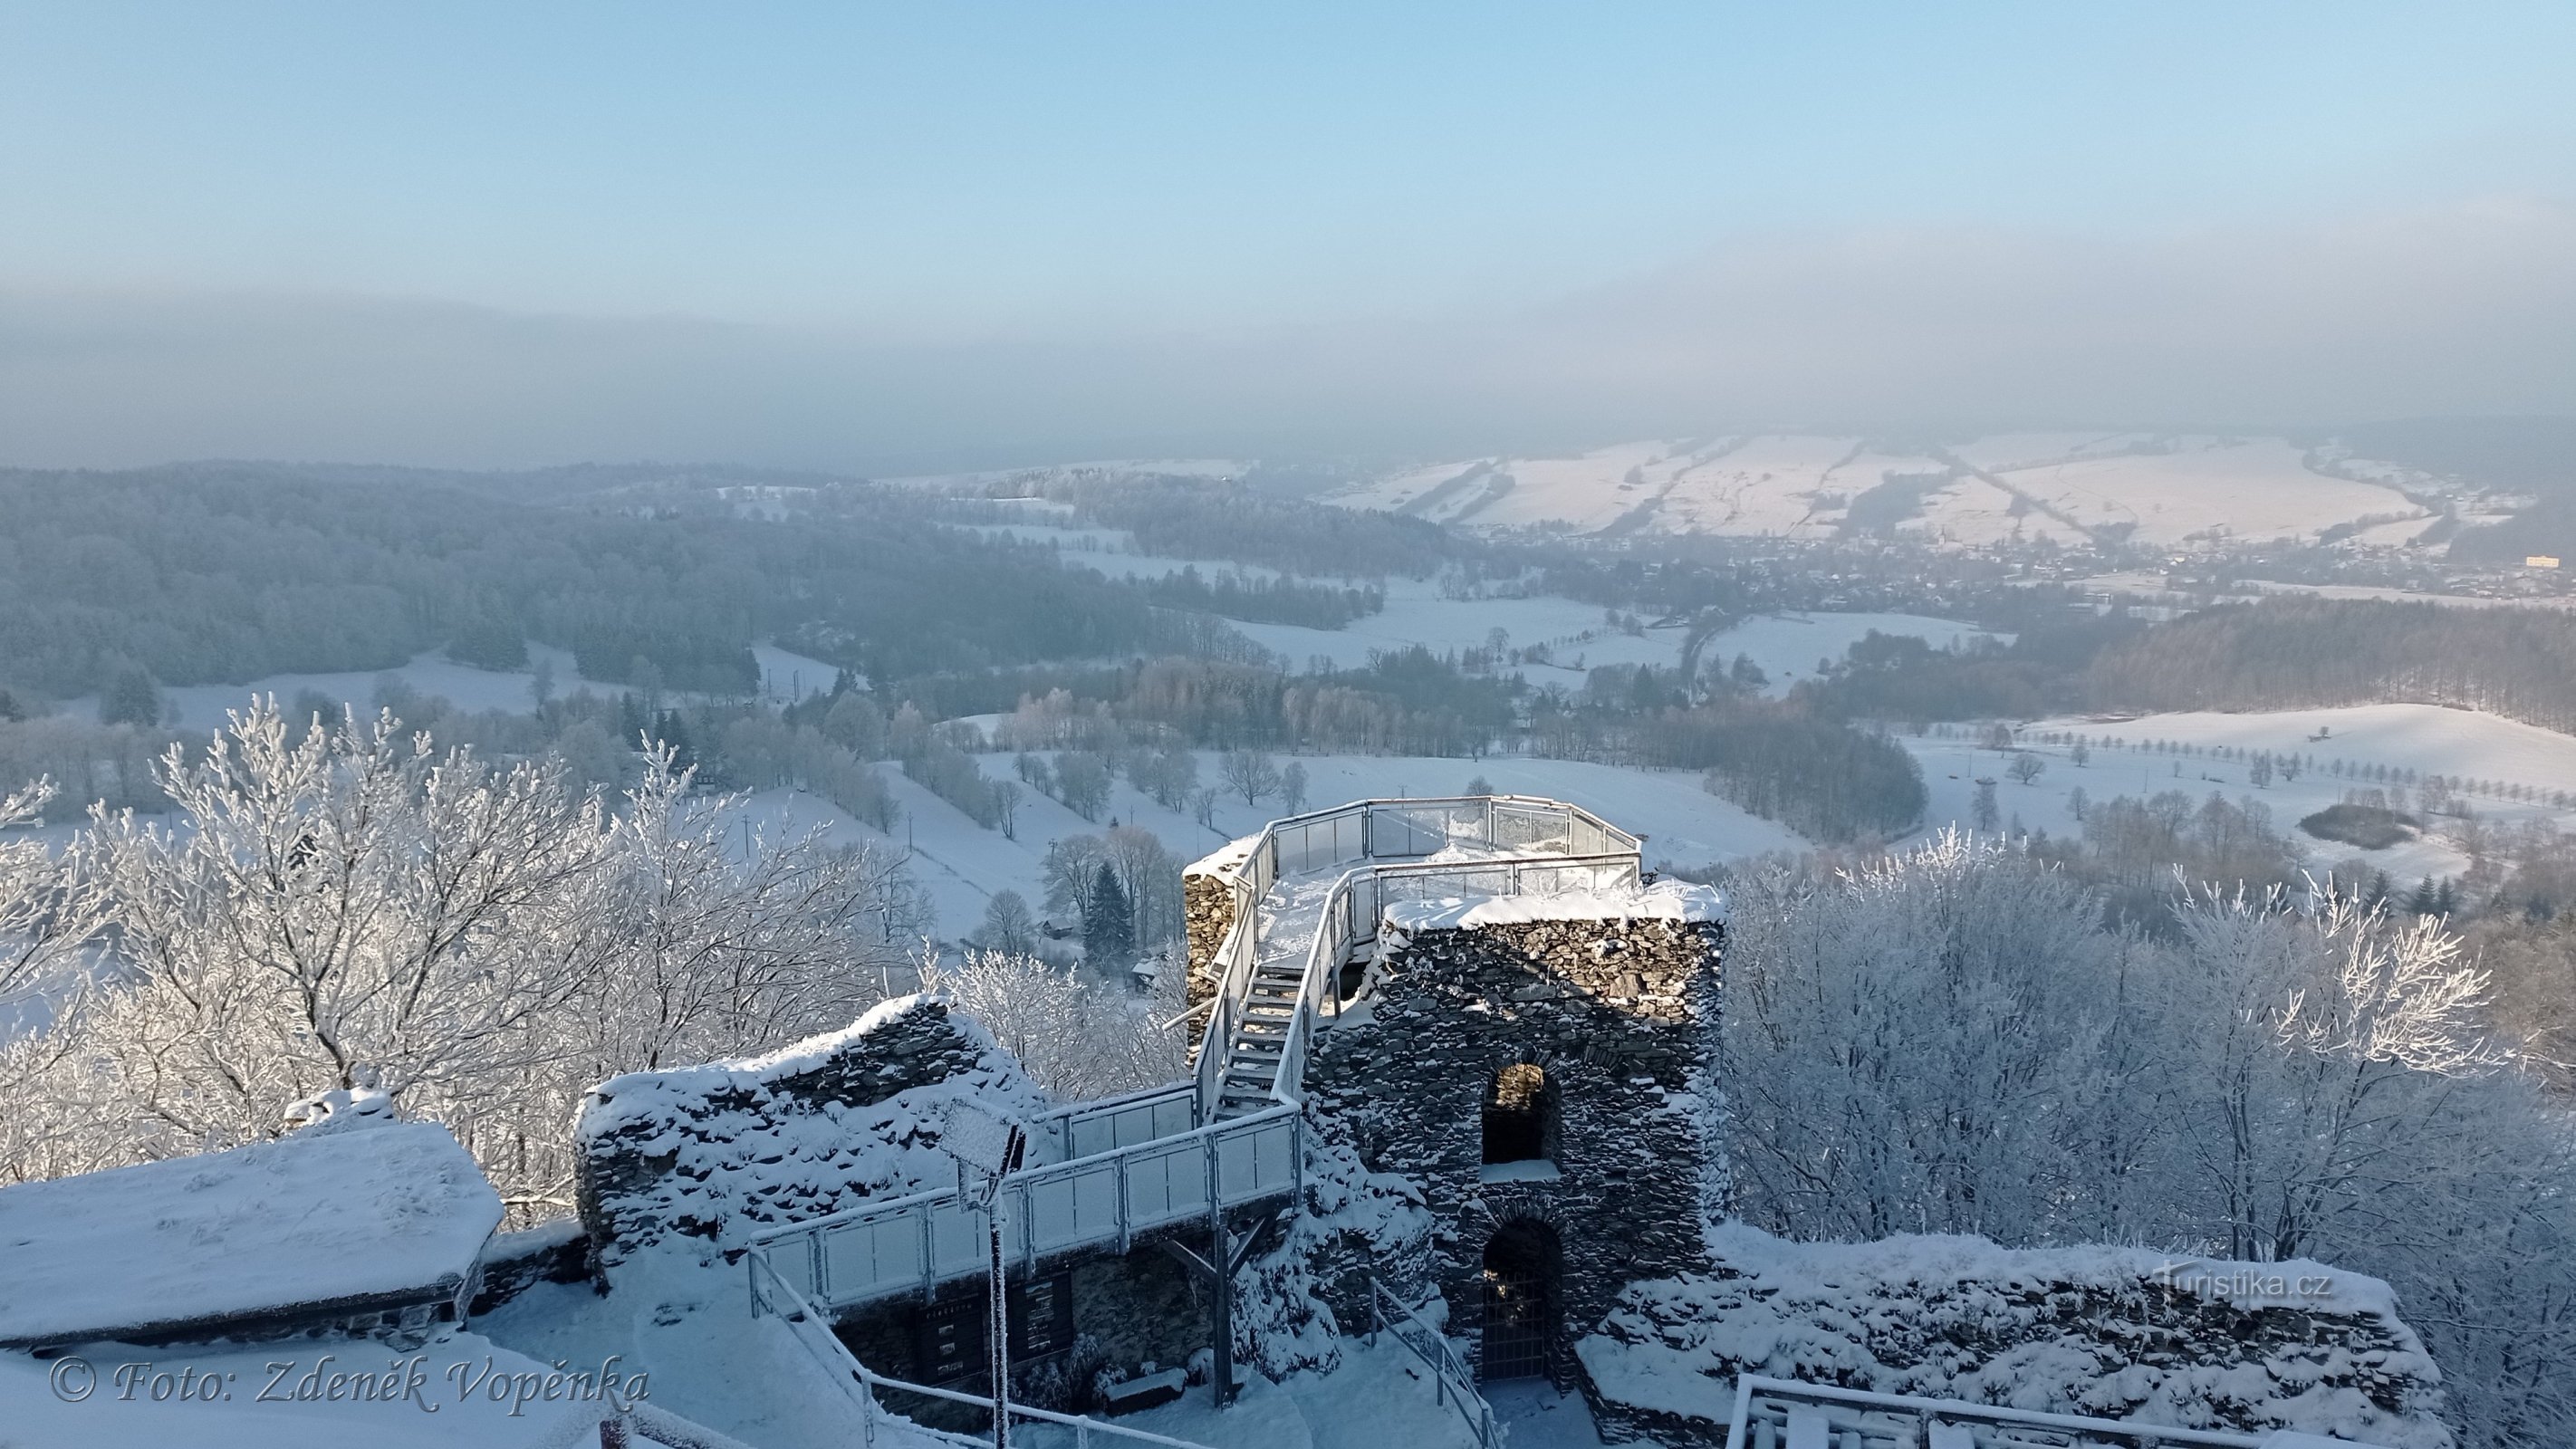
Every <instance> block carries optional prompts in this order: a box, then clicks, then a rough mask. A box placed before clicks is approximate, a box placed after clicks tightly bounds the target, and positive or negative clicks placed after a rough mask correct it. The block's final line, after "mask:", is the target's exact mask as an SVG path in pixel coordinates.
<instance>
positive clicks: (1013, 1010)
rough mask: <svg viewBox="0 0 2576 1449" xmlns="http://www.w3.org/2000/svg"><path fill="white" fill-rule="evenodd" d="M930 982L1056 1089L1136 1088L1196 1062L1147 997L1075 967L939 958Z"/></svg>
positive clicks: (1103, 1092)
mask: <svg viewBox="0 0 2576 1449" xmlns="http://www.w3.org/2000/svg"><path fill="white" fill-rule="evenodd" d="M922 984H923V986H924V988H925V989H927V990H930V991H935V992H938V993H940V994H942V995H944V996H946V997H948V998H949V999H950V1000H951V1001H953V1002H954V1003H956V1005H957V1007H958V1009H959V1010H961V1011H964V1012H965V1013H966V1014H967V1015H969V1016H972V1017H974V1018H975V1019H976V1020H977V1021H980V1022H982V1023H983V1024H984V1025H985V1027H986V1028H987V1029H988V1030H990V1031H991V1032H992V1033H993V1037H994V1039H995V1040H996V1041H997V1042H999V1043H1000V1044H1001V1046H1002V1049H1003V1050H1005V1051H1008V1052H1010V1053H1011V1054H1012V1055H1013V1056H1016V1057H1018V1058H1019V1059H1020V1061H1021V1063H1022V1064H1023V1065H1025V1066H1026V1067H1027V1068H1028V1069H1029V1075H1031V1076H1033V1077H1035V1078H1037V1080H1038V1082H1039V1083H1040V1084H1041V1085H1043V1086H1044V1087H1045V1088H1046V1089H1047V1090H1048V1091H1049V1092H1051V1093H1054V1094H1055V1095H1056V1096H1057V1097H1059V1098H1063V1099H1069V1100H1079V1099H1082V1098H1085V1097H1102V1096H1109V1095H1112V1094H1115V1093H1119V1092H1128V1091H1134V1090H1136V1089H1138V1088H1141V1087H1150V1086H1155V1085H1158V1084H1160V1083H1163V1082H1168V1081H1172V1080H1175V1079H1177V1078H1178V1077H1180V1076H1181V1075H1182V1074H1183V1073H1184V1072H1186V1071H1187V1070H1188V1046H1187V1043H1186V1041H1184V1040H1183V1039H1182V1038H1180V1037H1177V1036H1175V1035H1173V1034H1172V1033H1169V1032H1162V1031H1157V1030H1156V1029H1155V1027H1154V1023H1153V1021H1152V1020H1151V1017H1152V1010H1151V1006H1150V1003H1149V1002H1148V1001H1147V1000H1146V998H1144V997H1141V996H1136V995H1134V994H1132V993H1128V992H1125V991H1121V990H1119V989H1118V988H1116V987H1113V986H1110V985H1108V984H1106V983H1103V982H1099V981H1093V980H1086V979H1084V977H1083V976H1082V975H1081V974H1080V973H1079V972H1077V971H1076V970H1074V969H1072V968H1070V967H1063V968H1059V967H1055V966H1051V965H1049V964H1047V963H1046V962H1044V961H1041V960H1039V959H1037V958H1036V957H1034V956H1023V955H1014V954H1011V953H1008V952H1003V951H969V952H967V953H966V954H965V956H964V957H963V958H962V959H961V960H959V961H957V962H956V963H954V964H950V963H948V962H945V961H937V960H934V961H933V962H931V963H930V964H929V965H928V966H927V967H926V968H925V969H924V970H923V972H922Z"/></svg>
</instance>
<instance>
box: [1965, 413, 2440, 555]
mask: <svg viewBox="0 0 2576 1449" xmlns="http://www.w3.org/2000/svg"><path fill="white" fill-rule="evenodd" d="M2055 441H2057V440H2055V439H2050V438H2044V437H2043V438H2024V437H2002V438H1988V439H1983V440H1980V441H1979V442H1977V443H1974V444H1971V445H1969V446H1968V447H1967V448H1965V449H1962V450H1961V451H1962V453H1963V454H1964V455H1965V456H1967V457H1969V458H1971V459H1972V460H1974V461H1976V462H1978V463H1979V464H1980V465H1981V466H1983V467H1986V468H1988V469H1989V470H1991V471H1993V472H1994V473H1995V474H1997V475H1998V476H2000V477H2001V478H2003V480H2004V481H2005V482H2006V483H2008V484H2009V485H2011V487H2012V488H2013V489H2014V490H2016V491H2017V492H2021V493H2024V494H2027V495H2029V496H2030V497H2032V498H2034V499H2037V500H2038V501H2040V502H2041V503H2043V504H2045V505H2047V506H2048V507H2049V508H2050V509H2051V510H2054V511H2055V512H2056V513H2059V514H2062V515H2064V516H2065V517H2067V518H2069V519H2071V520H2072V521H2073V522H2075V523H2076V524H2078V525H2080V526H2082V527H2084V528H2087V529H2105V528H2117V527H2121V526H2127V527H2129V528H2130V529H2131V530H2132V531H2131V532H2130V533H2129V537H2130V538H2131V539H2132V540H2134V541H2136V542H2139V543H2145V544H2151V545H2156V546H2159V547H2167V548H2178V547H2185V546H2189V545H2193V544H2201V543H2219V542H2226V541H2233V540H2260V539H2273V538H2302V539H2313V538H2314V537H2315V536H2316V535H2318V534H2319V533H2322V532H2324V531H2325V530H2326V529H2328V528H2331V527H2333V526H2334V525H2336V524H2340V523H2353V522H2358V521H2359V520H2362V519H2365V518H2373V519H2383V520H2394V519H2425V520H2427V521H2428V522H2429V521H2430V517H2431V515H2430V514H2429V513H2428V512H2427V510H2425V509H2424V508H2423V507H2421V506H2420V505H2418V504H2416V503H2415V502H2414V501H2413V500H2411V499H2409V498H2408V497H2407V496H2406V495H2405V494H2403V493H2400V492H2398V491H2397V490H2396V489H2394V488H2390V487H2387V486H2385V485H2382V484H2378V483H2362V482H2355V481H2353V480H2351V479H2348V478H2333V477H2328V476H2327V475H2325V474H2322V473H2318V472H2315V471H2312V470H2311V469H2309V468H2308V466H2307V464H2306V462H2305V459H2306V456H2307V454H2306V451H2305V450H2304V449H2301V448H2296V447H2293V446H2291V445H2290V444H2288V443H2285V442H2283V441H2281V440H2280V439H2277V438H2263V439H2257V440H2250V441H2249V440H2238V439H2226V438H2204V437H2191V438H2169V439H2157V440H2151V441H2149V442H2147V443H2146V444H2144V445H2143V446H2144V447H2146V448H2147V449H2150V451H2140V452H2132V453H2124V454H2118V455H2114V456H2091V455H2087V456H2082V457H2069V456H2067V455H2065V454H2063V453H2060V454H2054V455H2052V454H2050V453H2049V452H2048V451H2047V449H2048V447H2049V446H2050V445H2051V444H2052V443H2054V442H2055ZM1990 460H1992V461H1990ZM2017 461H2018V462H2019V466H2016V462H2017Z"/></svg>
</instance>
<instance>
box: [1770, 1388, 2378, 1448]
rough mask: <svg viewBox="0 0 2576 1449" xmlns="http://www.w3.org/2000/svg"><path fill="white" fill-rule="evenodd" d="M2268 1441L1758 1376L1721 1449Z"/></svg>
mask: <svg viewBox="0 0 2576 1449" xmlns="http://www.w3.org/2000/svg"><path fill="white" fill-rule="evenodd" d="M2320 1437H2321V1436H2320ZM2273 1442H2277V1440H2276V1437H2275V1436H2274V1435H2272V1434H2248V1433H2242V1432H2238V1431H2234V1430H2226V1429H2178V1428H2173V1427H2170V1426H2167V1425H2162V1424H2138V1423H2131V1422H2128V1421H2126V1420H2121V1419H2090V1418H2084V1417H2081V1416H2079V1415H2074V1414H2043V1413H2038V1412H2035V1411H2032V1410H2028V1409H2004V1408H1997V1407H1995V1406H1993V1405H1991V1404H1971V1403H1968V1402H1966V1401H1964V1400H1960V1399H1920V1398H1915V1397H1913V1396H1911V1395H1907V1394H1873V1393H1867V1392H1864V1391H1862V1390H1859V1389H1845V1388H1837V1387H1834V1386H1833V1385H1830V1384H1802V1383H1797V1382H1795V1381H1792V1380H1789V1379H1774V1378H1765V1377H1763V1376H1762V1375H1760V1374H1744V1375H1740V1376H1738V1377H1737V1379H1736V1381H1735V1417H1734V1420H1733V1421H1732V1422H1731V1423H1729V1424H1728V1425H1727V1430H1726V1449H2183V1446H2188V1445H2207V1446H2218V1449H2263V1446H2264V1445H2266V1444H2268V1443H2273ZM2355 1449H2370V1446H2367V1445H2360V1444H2356V1445H2355Z"/></svg>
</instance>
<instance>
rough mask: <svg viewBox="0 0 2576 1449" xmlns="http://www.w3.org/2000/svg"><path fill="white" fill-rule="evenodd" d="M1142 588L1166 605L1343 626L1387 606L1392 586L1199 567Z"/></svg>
mask: <svg viewBox="0 0 2576 1449" xmlns="http://www.w3.org/2000/svg"><path fill="white" fill-rule="evenodd" d="M1138 587H1140V588H1142V589H1143V590H1144V591H1145V597H1147V598H1149V599H1152V600H1153V601H1154V602H1155V603H1157V604H1160V605H1162V606H1163V607H1164V608H1166V609H1188V610H1192V611H1195V612H1197V613H1202V614H1221V615H1223V616H1225V617H1226V618H1229V619H1244V620H1248V621H1250V622H1252V623H1256V624H1299V625H1303V626H1304V627H1306V628H1309V629H1338V628H1341V627H1342V626H1343V625H1345V624H1348V623H1349V622H1351V621H1352V620H1353V619H1362V618H1366V617H1367V616H1369V615H1371V614H1374V613H1376V612H1378V611H1379V610H1381V609H1384V608H1385V607H1386V590H1384V589H1381V588H1377V587H1375V586H1362V585H1337V584H1310V583H1301V582H1299V581H1298V580H1296V579H1291V578H1261V577H1248V576H1246V575H1244V574H1241V573H1230V574H1219V575H1217V576H1216V577H1215V578H1214V579H1209V578H1204V577H1202V576H1201V575H1200V574H1199V571H1198V570H1197V569H1196V568H1195V567H1190V568H1184V569H1182V570H1181V571H1180V572H1179V573H1176V574H1165V575H1163V576H1162V577H1160V578H1153V579H1146V580H1144V581H1142V582H1141V583H1140V584H1139V585H1138Z"/></svg>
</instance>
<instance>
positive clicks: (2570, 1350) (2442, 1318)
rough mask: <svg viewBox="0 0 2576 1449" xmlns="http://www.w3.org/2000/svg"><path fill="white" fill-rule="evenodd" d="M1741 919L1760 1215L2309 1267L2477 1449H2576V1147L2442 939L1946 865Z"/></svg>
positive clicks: (1796, 886)
mask: <svg viewBox="0 0 2576 1449" xmlns="http://www.w3.org/2000/svg"><path fill="white" fill-rule="evenodd" d="M1731 894H1732V895H1733V898H1734V906H1735V910H1734V912H1733V915H1732V922H1731V925H1730V932H1729V935H1730V939H1729V944H1728V982H1727V1010H1726V1012H1725V1014H1724V1016H1723V1017H1722V1019H1721V1022H1720V1025H1719V1028H1718V1029H1719V1033H1720V1048H1721V1049H1720V1053H1719V1060H1720V1064H1721V1083H1722V1085H1723V1086H1724V1088H1725V1092H1724V1098H1725V1100H1726V1102H1727V1104H1728V1112H1727V1115H1726V1116H1725V1117H1724V1118H1723V1119H1721V1120H1720V1122H1719V1123H1718V1124H1717V1125H1718V1126H1720V1127H1721V1128H1722V1129H1723V1130H1724V1131H1725V1132H1726V1133H1727V1135H1728V1138H1729V1157H1730V1161H1731V1163H1732V1166H1733V1176H1734V1193H1735V1202H1734V1207H1735V1209H1736V1211H1738V1212H1739V1213H1741V1214H1742V1216H1744V1217H1745V1218H1746V1219H1748V1220H1750V1221H1752V1222H1754V1223H1757V1224H1759V1225H1761V1226H1764V1227H1767V1228H1770V1229H1772V1230H1774V1231H1778V1232H1784V1233H1788V1234H1791V1235H1794V1236H1799V1237H1838V1238H1855V1237H1878V1236H1883V1235H1885V1234H1887V1233H1889V1232H1894V1231H1902V1230H1909V1229H1911V1230H1928V1231H1945V1232H1975V1233H1981V1234H1984V1235H1986V1236H1988V1237H1992V1238H1994V1239H1996V1240H1998V1241H2000V1242H2003V1243H2006V1244H2012V1245H2047V1244H2058V1243H2067V1242H2105V1241H2109V1242H2137V1243H2145V1244H2150V1245H2154V1246H2157V1247H2160V1248H2163V1249H2166V1250H2170V1251H2173V1252H2177V1253H2183V1254H2192V1255H2199V1254H2221V1255H2225V1256H2227V1257H2231V1258H2236V1259H2252V1260H2258V1261H2259V1260H2270V1259H2278V1258H2286V1257H2290V1256H2294V1255H2305V1256H2310V1257H2315V1258H2319V1259H2322V1260H2324V1261H2326V1262H2329V1263H2331V1264H2333V1265H2335V1266H2337V1267H2339V1268H2348V1269H2351V1270H2353V1271H2356V1272H2362V1273H2371V1274H2376V1275H2378V1276H2381V1277H2384V1278H2387V1279H2388V1280H2390V1281H2391V1282H2392V1283H2393V1284H2395V1286H2396V1287H2397V1290H2398V1292H2399V1294H2400V1297H2401V1300H2402V1301H2403V1302H2404V1303H2405V1304H2406V1305H2407V1310H2406V1318H2407V1321H2408V1322H2409V1323H2410V1324H2412V1325H2414V1326H2415V1327H2416V1328H2417V1329H2418V1330H2420V1331H2422V1332H2423V1333H2424V1334H2425V1337H2426V1339H2427V1341H2428V1343H2429V1344H2430V1345H2431V1347H2432V1348H2433V1349H2434V1351H2435V1353H2436V1354H2437V1356H2438V1357H2439V1358H2440V1360H2441V1362H2442V1364H2443V1369H2444V1378H2445V1382H2446V1385H2447V1392H2448V1393H2449V1395H2450V1399H2451V1403H2452V1405H2453V1409H2454V1413H2455V1414H2456V1416H2457V1422H2458V1423H2459V1424H2460V1425H2461V1426H2462V1427H2463V1429H2464V1440H2463V1442H2471V1443H2495V1444H2536V1443H2564V1442H2576V1437H2571V1436H2576V1383H2571V1382H2570V1381H2568V1379H2567V1376H2566V1374H2565V1371H2564V1366H2565V1365H2566V1364H2567V1363H2568V1362H2569V1361H2570V1360H2571V1359H2576V1127H2571V1125H2570V1123H2569V1121H2568V1118H2567V1116H2566V1113H2565V1109H2564V1106H2563V1104H2556V1105H2553V1104H2552V1103H2550V1102H2549V1101H2548V1100H2547V1099H2546V1097H2545V1095H2544V1094H2543V1092H2542V1090H2541V1088H2540V1086H2539V1084H2538V1083H2537V1081H2536V1080H2534V1078H2533V1076H2532V1075H2531V1074H2530V1073H2527V1072H2524V1071H2519V1070H2515V1069H2514V1067H2515V1064H2514V1063H2513V1062H2512V1060H2511V1059H2510V1058H2509V1056H2508V1054H2507V1053H2506V1052H2505V1051H2504V1050H2503V1049H2501V1048H2500V1047H2499V1045H2498V1044H2497V1043H2496V1042H2495V1041H2493V1040H2492V1039H2491V1038H2490V1036H2489V1035H2488V1034H2487V1032H2486V1031H2485V1029H2484V1027H2483V1024H2482V1021H2481V1011H2480V1001H2481V997H2482V994H2483V989H2484V981H2483V976H2482V973H2481V972H2479V971H2478V970H2477V969H2476V968H2475V967H2474V964H2473V963H2470V962H2468V961H2466V960H2465V959H2464V958H2463V956H2462V954H2461V951H2460V947H2459V944H2458V943H2457V941H2456V940H2454V939H2453V938H2452V937H2451V936H2449V934H2448V933H2447V932H2446V931H2444V930H2443V929H2442V927H2441V925H2440V923H2439V922H2436V921H2415V920H2411V919H2404V918H2392V917H2391V916H2390V915H2389V914H2388V913H2386V912H2385V910H2384V909H2373V908H2370V907H2367V906H2365V905H2363V904H2361V903H2359V902H2357V901H2355V900H2352V899H2351V898H2349V897H2346V898H2343V899H2340V900H2337V899H2327V898H2322V897H2321V896H2319V895H2316V894H2311V895H2308V896H2293V895H2290V894H2287V893H2283V892H2270V893H2266V892H2262V891H2251V892H2230V893H2228V894H2226V895H2223V896H2220V895H2212V894H2207V893H2204V894H2202V895H2200V896H2198V897H2196V898H2194V899H2192V900H2191V901H2190V902H2188V904H2186V905H2185V906H2184V908H2183V910H2182V911H2181V913H2180V914H2181V930H2180V933H2179V939H2178V940H2173V941H2169V942H2164V941H2154V940H2148V939H2144V938H2141V937H2138V936H2136V935H2134V934H2129V933H2125V932H2122V931H2120V930H2117V929H2114V928H2111V927H2109V926H2106V925H2104V924H2102V900H2101V898H2099V897H2097V896H2095V895H2093V894H2092V893H2091V892H2089V891H2088V890H2086V889H2085V888H2084V887H2082V886H2081V885H2080V884H2079V883H2076V882H2074V881H2072V880H2069V879H2068V878H2066V877H2065V876H2064V875H2062V874H2061V873H2059V872H2056V871H2053V870H2050V869H2046V868H2044V867H2042V866H2040V865H2039V864H2038V863H2037V862H2035V861H2033V860H2032V859H2031V858H2030V857H2029V855H2028V854H2027V853H2026V852H2023V851H2020V850H2016V849H2012V848H2007V847H1998V846H1981V847H1965V846H1963V845H1962V844H1961V843H1960V842H1959V841H1957V840H1956V839H1955V838H1949V839H1944V840H1941V841H1938V842H1935V843H1934V844H1932V845H1930V846H1927V847H1925V848H1923V849H1920V850H1917V851H1915V852H1912V853H1910V854H1907V855H1903V856H1897V857H1892V858H1889V859H1886V860H1883V861H1879V862H1875V863H1873V864H1871V865H1868V866H1866V867H1862V868H1857V869H1854V870H1851V871H1848V872H1844V873H1841V874H1838V875H1834V876H1831V877H1825V876H1820V875H1818V874H1816V873H1815V871H1814V870H1813V869H1812V868H1807V869H1804V870H1799V869H1785V868H1784V869H1778V870H1772V871H1768V872H1762V873H1758V874H1753V875H1748V876H1745V877H1739V878H1738V879H1737V880H1736V881H1735V882H1734V883H1733V885H1732V886H1731Z"/></svg>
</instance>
